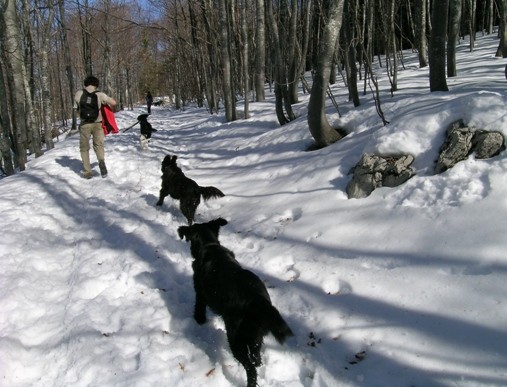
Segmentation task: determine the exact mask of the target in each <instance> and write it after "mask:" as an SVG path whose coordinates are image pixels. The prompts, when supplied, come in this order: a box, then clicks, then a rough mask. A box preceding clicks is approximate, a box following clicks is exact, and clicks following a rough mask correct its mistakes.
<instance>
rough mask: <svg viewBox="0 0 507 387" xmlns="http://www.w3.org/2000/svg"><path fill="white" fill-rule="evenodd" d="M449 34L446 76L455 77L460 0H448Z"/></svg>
mask: <svg viewBox="0 0 507 387" xmlns="http://www.w3.org/2000/svg"><path fill="white" fill-rule="evenodd" d="M449 1H450V2H449V7H450V12H449V34H448V36H447V76H448V77H455V76H456V75H457V70H456V45H457V44H458V39H459V23H460V21H461V0H449Z"/></svg>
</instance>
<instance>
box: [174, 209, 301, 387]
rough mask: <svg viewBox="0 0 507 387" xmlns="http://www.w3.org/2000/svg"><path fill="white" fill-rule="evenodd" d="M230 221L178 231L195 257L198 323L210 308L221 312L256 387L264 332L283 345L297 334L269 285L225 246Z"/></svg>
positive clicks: (252, 386) (249, 382)
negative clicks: (222, 237)
mask: <svg viewBox="0 0 507 387" xmlns="http://www.w3.org/2000/svg"><path fill="white" fill-rule="evenodd" d="M226 224H227V221H226V220H225V219H223V218H218V219H215V220H212V221H211V222H208V223H197V224H194V225H193V226H181V227H179V228H178V235H179V236H180V238H182V239H183V237H185V239H186V240H187V241H189V242H190V252H191V255H192V257H193V258H194V261H193V263H192V268H193V269H194V289H195V310H194V319H195V321H197V323H199V324H204V323H205V322H206V306H209V307H210V308H211V310H212V311H213V312H215V313H216V314H218V315H220V316H222V318H223V320H224V323H225V329H226V331H227V339H228V341H229V346H230V348H231V351H232V354H233V355H234V357H235V358H236V359H237V360H238V361H239V362H240V363H241V364H242V365H243V367H245V370H246V376H247V386H248V387H255V386H256V385H257V370H256V367H258V366H260V365H261V364H262V361H261V353H260V352H261V347H262V342H263V339H264V336H266V335H267V334H268V333H269V332H271V333H272V334H273V336H274V337H275V338H276V340H277V341H278V342H279V343H280V344H283V343H284V341H285V339H286V338H287V336H292V335H293V333H292V331H291V329H290V328H289V326H288V325H287V323H286V322H285V321H284V320H283V318H282V316H280V313H279V312H278V310H277V309H276V308H275V307H274V306H273V305H272V304H271V299H270V298H269V294H268V292H267V290H266V286H265V285H264V283H263V282H262V281H261V280H260V279H259V277H257V276H256V275H255V274H254V273H252V272H251V271H248V270H245V269H243V268H242V267H241V266H240V264H239V263H238V261H236V259H235V258H234V253H233V252H232V251H230V250H228V249H226V248H225V247H223V246H221V245H220V242H219V241H218V233H219V230H220V226H224V225H226Z"/></svg>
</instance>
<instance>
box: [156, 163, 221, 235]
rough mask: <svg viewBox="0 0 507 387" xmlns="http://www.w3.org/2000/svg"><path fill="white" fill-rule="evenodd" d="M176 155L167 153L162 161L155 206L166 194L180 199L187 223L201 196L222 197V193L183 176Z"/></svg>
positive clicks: (191, 219)
mask: <svg viewBox="0 0 507 387" xmlns="http://www.w3.org/2000/svg"><path fill="white" fill-rule="evenodd" d="M177 158H178V156H171V155H167V156H165V157H164V160H163V161H162V188H160V196H159V199H158V202H157V206H161V205H162V204H164V199H165V197H166V196H168V195H170V196H171V197H172V198H173V199H176V200H179V201H180V210H181V212H182V213H183V215H184V216H185V218H187V221H188V224H189V225H192V223H194V218H195V211H196V209H197V206H198V205H199V203H201V196H202V198H203V199H204V200H208V199H213V198H221V197H224V196H225V195H224V193H223V192H222V191H220V190H219V189H218V188H216V187H201V186H199V185H198V184H197V183H196V182H195V181H194V180H192V179H189V178H188V177H186V176H185V174H184V173H183V171H182V170H181V169H180V168H179V167H178V165H177V164H176V160H177Z"/></svg>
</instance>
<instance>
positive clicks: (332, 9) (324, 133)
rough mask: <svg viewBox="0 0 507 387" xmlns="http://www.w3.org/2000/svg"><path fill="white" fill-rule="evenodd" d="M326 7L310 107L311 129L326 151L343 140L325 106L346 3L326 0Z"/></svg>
mask: <svg viewBox="0 0 507 387" xmlns="http://www.w3.org/2000/svg"><path fill="white" fill-rule="evenodd" d="M324 3H325V5H327V10H328V11H327V24H326V27H325V28H324V32H323V36H322V39H321V42H320V46H319V53H318V56H317V58H316V59H317V61H316V69H315V75H314V78H313V85H312V90H311V93H310V101H309V103H308V127H309V129H310V133H311V135H312V136H313V138H314V139H315V142H316V143H317V146H319V147H325V146H327V145H330V144H332V143H334V142H336V141H338V140H340V139H341V138H342V136H341V135H340V134H339V133H338V132H337V131H336V130H335V129H334V128H332V127H331V125H330V124H329V122H328V120H327V117H326V112H325V105H326V104H325V102H326V93H327V88H328V85H329V75H330V73H331V67H332V64H333V56H334V53H335V47H336V39H337V38H338V34H339V32H340V28H341V24H342V17H343V0H326V1H324Z"/></svg>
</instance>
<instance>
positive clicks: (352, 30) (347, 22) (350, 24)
mask: <svg viewBox="0 0 507 387" xmlns="http://www.w3.org/2000/svg"><path fill="white" fill-rule="evenodd" d="M356 23H357V4H356V1H355V0H345V5H344V22H343V34H342V36H343V38H344V47H343V48H344V51H345V53H344V58H345V70H346V72H347V86H348V89H349V100H351V101H353V102H354V106H356V107H357V106H359V105H360V104H361V102H360V100H359V91H358V90H357V66H356V56H357V52H356V44H357V39H356Z"/></svg>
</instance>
